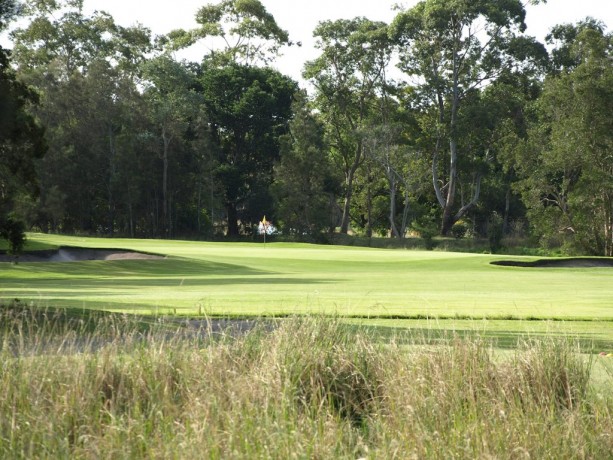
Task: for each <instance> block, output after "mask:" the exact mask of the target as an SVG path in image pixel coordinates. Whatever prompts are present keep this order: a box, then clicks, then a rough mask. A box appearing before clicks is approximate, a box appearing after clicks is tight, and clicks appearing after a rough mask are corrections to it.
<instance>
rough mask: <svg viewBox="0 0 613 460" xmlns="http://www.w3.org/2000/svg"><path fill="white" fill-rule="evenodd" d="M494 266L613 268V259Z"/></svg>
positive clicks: (512, 262)
mask: <svg viewBox="0 0 613 460" xmlns="http://www.w3.org/2000/svg"><path fill="white" fill-rule="evenodd" d="M491 264H492V265H502V266H504V267H537V268H607V267H608V268H613V259H606V258H600V257H577V258H571V259H540V260H533V261H530V262H526V261H520V260H496V261H494V262H491Z"/></svg>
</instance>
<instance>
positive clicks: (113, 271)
mask: <svg viewBox="0 0 613 460" xmlns="http://www.w3.org/2000/svg"><path fill="white" fill-rule="evenodd" d="M10 268H11V269H12V270H11V271H10V272H8V273H7V274H6V275H5V276H4V279H11V278H13V279H22V277H23V274H24V272H26V273H28V274H34V275H36V277H37V278H42V279H44V278H56V277H63V278H65V277H75V278H79V277H92V278H93V277H96V278H98V277H107V278H110V277H113V278H114V277H120V276H132V277H143V278H145V277H168V276H171V275H172V276H173V277H180V276H198V275H211V274H223V275H229V276H237V275H240V276H253V275H263V274H273V273H274V272H270V271H265V270H258V269H254V268H251V267H247V266H244V265H236V264H227V263H221V262H210V261H206V260H193V259H182V258H167V259H159V260H113V261H110V260H105V261H101V260H91V261H90V260H88V261H80V262H49V263H44V262H43V263H41V262H36V263H23V264H18V265H13V266H10Z"/></svg>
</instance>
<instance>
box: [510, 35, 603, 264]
mask: <svg viewBox="0 0 613 460" xmlns="http://www.w3.org/2000/svg"><path fill="white" fill-rule="evenodd" d="M571 38H572V40H573V41H572V43H566V44H565V45H563V46H562V48H561V51H563V54H565V55H568V56H571V57H573V59H575V64H573V65H571V66H570V68H568V69H566V68H565V66H564V65H563V66H562V67H563V68H562V71H561V72H556V73H554V74H552V75H550V76H549V77H548V78H547V80H546V81H545V86H544V90H543V95H542V96H541V98H540V99H539V101H538V102H537V104H536V105H535V107H534V110H535V113H536V117H535V119H534V122H533V123H532V125H531V129H530V131H529V138H528V140H527V141H526V142H524V143H523V144H522V146H521V147H520V148H519V149H518V153H519V159H518V170H519V172H520V175H521V179H522V180H521V182H520V183H519V187H520V190H521V191H522V197H523V199H524V202H525V203H526V205H527V206H528V208H529V209H528V213H529V214H528V215H529V217H530V221H531V223H532V225H533V226H534V227H535V230H536V233H537V234H538V235H540V236H541V237H542V239H543V241H555V240H557V241H558V243H557V244H563V245H566V246H567V247H568V248H569V249H570V250H571V251H574V252H579V253H582V254H596V255H606V256H611V255H613V217H612V216H613V211H612V209H613V188H612V186H613V185H612V184H613V169H612V168H613V162H612V161H611V151H612V150H613V137H612V133H613V121H612V119H611V117H610V107H611V105H612V104H613V91H612V88H613V67H612V66H611V65H610V60H611V52H610V50H611V40H612V39H611V35H610V34H609V35H605V34H604V33H603V32H602V31H601V30H599V29H598V28H596V27H593V26H592V25H590V24H589V23H588V24H583V25H580V26H579V29H578V30H575V33H574V34H572V35H571Z"/></svg>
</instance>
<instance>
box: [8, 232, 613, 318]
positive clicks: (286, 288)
mask: <svg viewBox="0 0 613 460" xmlns="http://www.w3.org/2000/svg"><path fill="white" fill-rule="evenodd" d="M30 239H31V240H32V241H33V242H35V243H36V244H41V245H46V244H48V245H52V246H75V247H88V248H101V249H110V248H113V249H124V250H133V251H142V252H147V253H156V254H161V255H165V256H168V257H166V258H164V259H160V260H113V261H78V262H64V263H62V262H42V263H41V262H38V263H25V262H24V263H20V264H18V265H12V264H9V263H0V299H5V301H6V300H7V299H20V300H28V301H34V302H35V303H36V304H38V305H41V306H45V305H51V306H73V307H74V306H76V307H81V306H82V307H86V308H100V309H107V310H123V311H140V312H142V313H148V312H153V313H156V312H162V313H163V312H173V313H174V312H176V313H179V314H180V313H185V314H194V313H200V314H204V313H206V314H222V315H226V314H237V315H243V314H249V315H252V314H253V315H261V314H292V313H305V312H310V313H326V314H339V315H349V316H352V315H366V316H367V315H381V316H388V315H389V316H392V315H397V316H407V317H411V316H416V315H429V316H453V315H458V316H471V317H477V318H479V317H501V318H503V317H517V318H529V317H530V318H587V319H613V269H611V268H580V269H573V268H525V267H503V266H493V265H491V264H490V262H491V261H493V260H499V259H501V257H499V256H492V255H482V254H459V253H446V252H423V251H403V250H379V249H369V248H354V247H352V248H348V247H338V246H315V245H306V244H289V243H274V244H266V245H263V244H244V243H198V242H186V241H166V240H164V241H162V240H128V239H97V238H78V237H64V236H54V235H42V234H34V235H30ZM507 259H508V257H507Z"/></svg>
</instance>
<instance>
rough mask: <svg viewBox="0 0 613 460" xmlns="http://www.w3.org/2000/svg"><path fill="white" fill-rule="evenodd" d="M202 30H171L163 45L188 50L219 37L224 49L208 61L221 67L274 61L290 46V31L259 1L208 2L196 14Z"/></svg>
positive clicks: (172, 48)
mask: <svg viewBox="0 0 613 460" xmlns="http://www.w3.org/2000/svg"><path fill="white" fill-rule="evenodd" d="M196 22H197V23H198V24H200V27H199V28H197V29H194V30H191V31H184V30H175V31H172V32H171V33H170V34H169V35H168V37H167V39H165V40H164V42H165V43H164V44H165V45H166V46H167V47H169V48H170V49H171V50H177V49H182V48H186V47H189V46H191V45H193V44H194V43H196V42H197V41H199V40H200V39H203V38H207V37H220V38H222V39H223V42H224V43H225V47H224V48H222V49H220V50H215V51H213V52H212V53H211V54H210V55H208V56H207V59H208V60H210V61H212V62H215V63H216V64H218V65H222V66H224V65H227V64H230V63H242V64H246V65H253V64H255V63H258V62H262V63H264V64H267V63H269V62H270V61H272V60H273V59H274V58H275V57H276V56H277V55H278V54H279V49H280V48H281V47H282V46H284V45H291V44H292V43H291V42H290V41H289V36H288V34H287V31H285V30H283V29H281V28H280V27H279V25H278V24H277V22H276V21H275V18H274V17H273V16H272V15H271V14H270V13H268V11H267V10H266V8H265V7H264V5H263V4H262V3H261V2H260V1H259V0H223V1H221V2H218V3H216V4H213V3H209V4H207V5H205V6H203V7H201V8H200V9H199V10H198V12H197V13H196Z"/></svg>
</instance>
